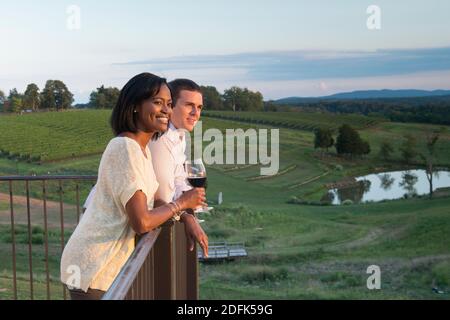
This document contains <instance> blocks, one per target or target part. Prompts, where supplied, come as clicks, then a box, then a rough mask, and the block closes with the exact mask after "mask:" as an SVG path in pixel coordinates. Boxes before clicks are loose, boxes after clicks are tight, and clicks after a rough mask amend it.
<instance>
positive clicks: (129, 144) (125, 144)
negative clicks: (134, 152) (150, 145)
mask: <svg viewBox="0 0 450 320" xmlns="http://www.w3.org/2000/svg"><path fill="white" fill-rule="evenodd" d="M135 144H136V143H133V139H130V138H128V137H114V138H112V139H111V140H110V141H109V142H108V145H107V146H106V149H105V152H106V151H110V152H112V151H121V152H123V151H125V150H127V149H129V148H131V149H136V147H135ZM124 148H126V149H124Z"/></svg>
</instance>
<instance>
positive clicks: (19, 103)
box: [11, 97, 24, 113]
mask: <svg viewBox="0 0 450 320" xmlns="http://www.w3.org/2000/svg"><path fill="white" fill-rule="evenodd" d="M23 109H24V105H23V98H22V97H13V98H12V99H11V111H12V112H15V113H20V112H21V111H22V110H23Z"/></svg>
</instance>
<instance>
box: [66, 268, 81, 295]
mask: <svg viewBox="0 0 450 320" xmlns="http://www.w3.org/2000/svg"><path fill="white" fill-rule="evenodd" d="M66 273H68V274H70V276H69V277H68V278H67V282H66V284H67V287H68V288H69V289H70V290H73V289H79V288H80V287H81V269H80V267H79V266H77V265H73V264H71V265H70V266H68V267H67V269H66Z"/></svg>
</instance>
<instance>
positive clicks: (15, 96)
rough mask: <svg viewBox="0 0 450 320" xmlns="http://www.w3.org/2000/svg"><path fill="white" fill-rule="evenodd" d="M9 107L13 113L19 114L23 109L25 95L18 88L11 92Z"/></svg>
mask: <svg viewBox="0 0 450 320" xmlns="http://www.w3.org/2000/svg"><path fill="white" fill-rule="evenodd" d="M8 106H9V110H10V111H11V112H16V113H19V112H20V111H22V109H23V95H22V94H20V93H19V92H18V91H17V89H16V88H13V89H11V90H9V95H8Z"/></svg>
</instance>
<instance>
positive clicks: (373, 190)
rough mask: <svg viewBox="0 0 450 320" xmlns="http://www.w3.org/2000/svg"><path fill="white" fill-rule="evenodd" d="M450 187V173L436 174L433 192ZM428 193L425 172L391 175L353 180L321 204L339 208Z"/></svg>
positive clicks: (378, 174)
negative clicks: (339, 205) (342, 204)
mask: <svg viewBox="0 0 450 320" xmlns="http://www.w3.org/2000/svg"><path fill="white" fill-rule="evenodd" d="M446 187H450V171H436V172H435V173H434V175H433V191H435V190H436V189H438V188H446ZM429 192H430V183H429V182H428V179H427V175H426V172H425V170H420V169H419V170H407V171H392V172H382V173H375V174H369V175H366V176H362V177H356V178H355V181H354V183H351V184H350V185H349V186H346V187H342V188H335V189H330V190H328V193H327V194H326V195H324V197H323V198H322V201H327V202H331V203H332V204H341V203H342V202H343V201H345V200H347V199H348V200H351V201H353V203H362V202H367V201H374V202H377V201H381V200H393V199H400V198H408V197H413V196H416V195H425V194H428V193H429Z"/></svg>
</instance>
